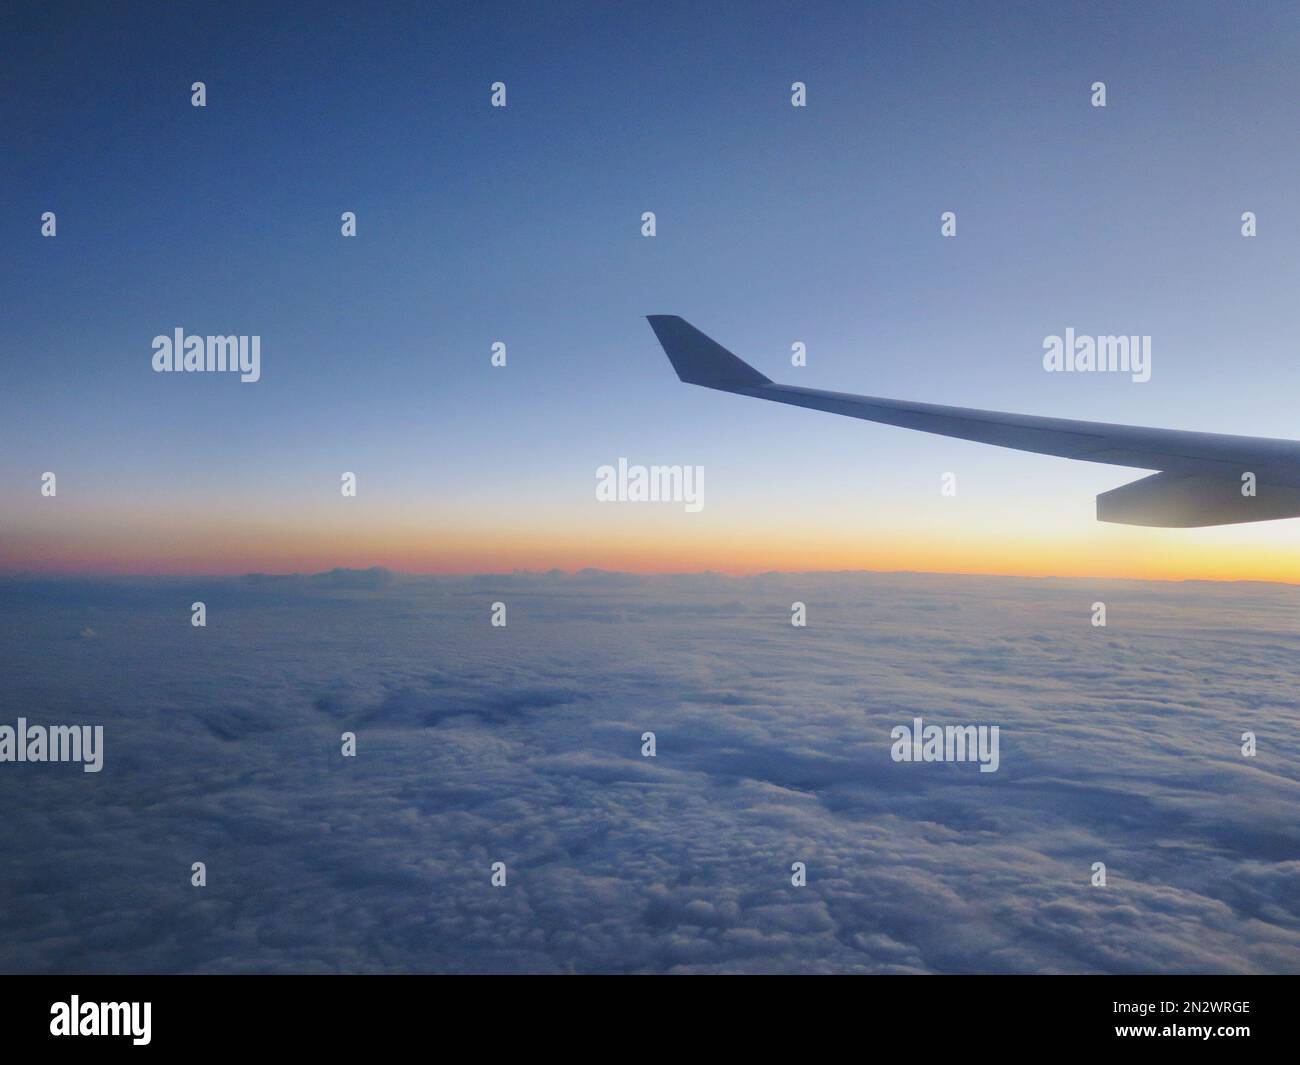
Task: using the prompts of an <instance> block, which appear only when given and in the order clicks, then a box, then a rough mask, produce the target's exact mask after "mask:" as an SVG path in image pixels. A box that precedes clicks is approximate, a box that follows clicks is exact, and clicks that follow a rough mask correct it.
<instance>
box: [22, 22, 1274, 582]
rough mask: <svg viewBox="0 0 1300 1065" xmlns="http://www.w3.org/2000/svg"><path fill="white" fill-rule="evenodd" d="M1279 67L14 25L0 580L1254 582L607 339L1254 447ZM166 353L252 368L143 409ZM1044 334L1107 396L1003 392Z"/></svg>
mask: <svg viewBox="0 0 1300 1065" xmlns="http://www.w3.org/2000/svg"><path fill="white" fill-rule="evenodd" d="M1298 47H1300V15H1298V14H1297V13H1296V10H1295V8H1294V5H1289V4H1240V5H1232V6H1231V7H1229V6H1226V5H1221V4H1191V3H1178V4H1144V5H1141V6H1140V7H1135V6H1133V5H1126V4H1114V5H1112V4H1098V3H1088V4H1080V5H1059V4H1054V5H1031V4H1025V5H1011V4H1006V5H996V7H995V6H994V5H987V4H934V5H927V4H918V3H908V4H898V5H893V4H878V5H872V6H871V7H870V8H869V9H866V7H865V5H860V4H844V5H834V4H809V3H798V4H762V5H760V4H733V5H710V10H709V11H708V12H707V13H704V12H701V11H700V10H699V5H696V4H664V3H654V4H619V5H605V4H601V5H595V4H593V5H590V6H580V5H563V10H558V9H557V6H556V5H510V4H505V5H490V6H489V5H474V6H473V7H466V8H465V9H463V10H462V9H458V8H457V7H447V8H445V9H438V8H433V7H430V6H429V5H423V4H421V5H415V4H411V5H391V6H390V5H385V6H384V7H383V8H377V7H376V8H369V7H360V6H357V5H346V6H344V5H329V4H322V5H317V6H315V7H314V9H313V13H312V14H311V15H310V16H308V15H306V14H295V13H291V12H288V11H275V10H269V9H262V8H261V7H259V6H257V5H222V6H220V7H216V6H210V7H209V6H197V5H189V4H176V3H169V4H165V5H162V4H160V5H132V8H131V10H130V11H129V12H128V11H124V10H121V9H118V8H116V7H104V8H84V9H81V8H79V9H78V10H77V12H76V13H75V14H73V13H71V12H70V11H69V10H67V9H64V10H58V11H56V10H53V9H48V8H43V7H40V6H36V5H22V6H19V7H18V8H17V13H16V15H15V16H13V17H10V18H8V19H7V25H6V32H5V34H4V37H3V42H2V43H0V49H2V50H3V53H4V56H3V58H4V62H3V63H2V64H0V119H2V120H3V129H4V131H5V132H4V138H5V142H6V144H5V148H6V150H5V151H4V152H3V153H2V154H0V247H2V248H3V251H2V252H0V270H2V271H3V276H2V277H0V281H3V286H4V292H5V300H4V311H3V314H2V315H0V371H2V373H3V378H2V379H3V382H4V385H3V389H2V390H0V426H2V427H3V429H2V430H0V432H2V434H3V447H2V448H0V498H3V500H4V508H3V511H0V569H3V570H5V571H9V572H27V571H46V572H139V573H161V572H174V573H217V572H243V571H247V570H267V571H280V572H283V571H294V570H316V569H325V568H331V567H334V566H340V565H345V566H368V565H373V564H381V565H387V566H390V567H393V568H397V569H405V570H414V571H451V572H469V571H483V570H504V569H511V568H515V567H529V568H539V569H545V568H549V567H563V568H566V569H574V568H579V567H583V566H598V567H602V568H610V569H631V570H645V571H655V570H670V571H694V570H701V569H719V570H726V571H733V572H745V571H759V570H767V569H792V570H798V569H826V568H869V569H924V570H944V571H967V572H1004V573H1034V574H1064V575H1079V574H1087V575H1101V576H1122V577H1153V578H1154V577H1162V578H1163V577H1214V578H1233V577H1251V578H1263V579H1278V580H1300V553H1298V552H1297V551H1296V550H1295V548H1296V546H1297V542H1298V539H1300V524H1298V523H1297V522H1296V521H1285V522H1272V523H1263V524H1260V525H1250V526H1240V527H1235V528H1234V527H1229V528H1219V529H1205V530H1166V529H1134V528H1127V527H1122V526H1111V525H1103V524H1099V523H1097V522H1096V521H1095V520H1094V516H1093V508H1094V503H1093V498H1094V496H1095V495H1096V494H1097V493H1098V492H1100V491H1105V490H1107V489H1109V488H1112V487H1115V486H1116V485H1119V484H1121V483H1124V482H1126V481H1128V480H1133V479H1136V478H1137V477H1138V476H1141V474H1140V473H1139V472H1137V471H1134V472H1133V473H1132V475H1129V472H1128V471H1125V470H1122V469H1118V468H1114V467H1106V466H1097V465H1090V464H1086V463H1074V462H1068V461H1065V460H1060V459H1054V458H1048V457H1043V456H1034V455H1026V454H1021V453H1017V452H1010V451H1002V450H1000V449H995V448H988V447H984V446H981V445H977V444H969V443H963V442H960V441H952V440H944V439H940V438H935V437H930V436H926V435H924V434H918V433H909V432H906V431H904V430H899V429H893V428H889V427H886V426H877V425H870V424H866V423H861V422H856V421H853V420H851V419H844V418H836V417H832V416H829V415H825V414H817V413H813V412H808V411H800V410H794V409H791V408H787V407H781V406H778V405H775V404H763V403H757V402H753V401H750V400H746V399H743V398H740V397H735V396H727V395H722V394H719V393H716V392H709V391H706V390H702V389H693V388H687V387H685V386H683V385H681V384H679V383H678V381H677V380H676V378H675V376H674V375H673V373H672V371H671V368H670V367H669V366H668V363H667V361H666V359H665V358H664V356H663V354H662V352H661V350H660V349H659V347H658V345H657V343H656V342H655V340H654V337H653V335H652V334H651V332H650V329H649V328H648V326H647V325H646V323H645V321H644V318H643V316H644V315H646V314H648V313H676V314H681V315H683V316H685V317H686V318H688V319H690V320H691V321H692V322H694V323H695V324H696V325H698V326H699V327H700V328H702V329H704V330H705V331H706V332H708V333H710V334H711V335H713V336H715V337H716V338H717V339H718V340H719V341H720V342H722V343H723V344H725V345H727V346H728V347H730V348H732V349H733V350H735V351H736V352H737V353H738V354H740V355H741V356H742V357H744V358H747V359H749V360H750V361H752V362H753V363H754V364H755V365H756V366H758V367H759V368H760V369H761V370H763V371H764V372H766V373H767V374H768V375H769V376H772V377H774V378H776V379H778V380H784V381H788V382H790V383H794V384H802V385H806V386H809V387H820V388H831V389H836V390H841V391H852V392H863V393H868V394H876V395H884V396H894V397H899V398H910V399H923V400H928V401H931V402H938V403H952V404H957V405H963V406H975V407H990V408H993V409H1003V410H1016V411H1024V412H1029V413H1036V414H1043V415H1052V416H1060V417H1073V418H1084V419H1096V420H1103V421H1117V422H1131V423H1135V424H1146V425H1157V426H1169V427H1176V428H1188V429H1198V430H1203V431H1211V432H1228V433H1245V434H1258V435H1266V436H1278V437H1288V438H1291V437H1300V427H1298V426H1297V415H1296V410H1297V399H1296V397H1297V395H1300V360H1298V359H1297V358H1296V338H1297V336H1300V301H1297V298H1296V278H1297V272H1298V271H1297V267H1298V266H1300V242H1297V240H1296V237H1297V235H1300V204H1298V203H1297V201H1296V199H1295V197H1294V196H1293V195H1292V190H1293V187H1294V184H1295V175H1296V174H1297V173H1300V141H1298V140H1297V138H1296V136H1295V133H1294V129H1295V125H1296V117H1297V114H1298V113H1300V65H1298V64H1297V63H1296V61H1295V56H1296V55H1297V54H1298ZM196 80H202V81H204V82H206V84H207V88H208V106H207V107H206V109H195V108H192V107H191V106H190V102H189V100H190V85H191V83H192V82H194V81H196ZM497 80H501V81H504V82H506V84H507V86H508V93H509V106H508V107H507V108H505V109H504V110H502V109H493V108H491V107H490V106H489V103H488V99H489V86H490V85H491V83H492V82H493V81H497ZM795 80H802V81H804V82H806V83H807V85H808V94H809V105H808V107H807V108H806V109H794V108H792V107H791V106H790V103H789V89H790V84H791V82H792V81H795ZM1096 80H1102V81H1105V82H1106V84H1107V88H1108V98H1109V106H1108V107H1106V108H1105V109H1104V110H1102V109H1096V108H1093V107H1091V106H1089V86H1090V85H1091V84H1092V82H1094V81H1096ZM47 210H52V211H55V212H57V215H58V226H59V234H58V236H57V237H56V238H54V239H46V238H42V237H41V235H40V229H39V227H40V216H41V213H42V212H43V211H47ZM347 210H351V211H355V212H357V215H358V229H359V235H358V236H357V237H356V238H355V239H344V238H342V237H341V236H340V234H339V215H340V214H341V212H343V211H347ZM647 210H652V211H655V212H656V213H657V216H658V226H659V232H658V236H656V237H655V238H654V239H646V238H643V237H642V236H641V235H640V215H641V212H642V211H647ZM947 210H952V211H955V212H957V215H958V236H957V237H956V238H955V239H951V240H945V239H943V238H941V237H940V235H939V216H940V213H941V212H943V211H947ZM1246 210H1250V211H1254V212H1256V214H1257V215H1258V218H1259V236H1258V237H1256V238H1255V239H1244V238H1243V237H1242V236H1241V235H1240V221H1239V219H1240V215H1241V213H1242V212H1243V211H1246ZM178 326H179V327H183V328H185V329H186V330H187V331H189V332H192V333H232V334H254V333H255V334H260V335H261V337H262V380H261V381H260V382H258V383H257V384H240V383H238V381H237V380H235V379H233V378H229V377H214V376H208V375H184V374H175V375H161V374H155V373H153V372H152V370H151V368H150V357H151V354H152V351H151V346H150V345H151V340H152V338H153V337H154V336H155V335H157V334H159V333H170V332H171V331H172V330H173V329H174V328H176V327H178ZM1067 327H1073V328H1075V329H1076V330H1077V331H1079V332H1080V333H1092V334H1104V333H1125V334H1129V333H1136V334H1150V335H1151V336H1152V337H1153V341H1152V346H1153V375H1152V379H1151V381H1150V382H1148V383H1146V384H1134V383H1132V382H1131V381H1130V380H1129V378H1128V377H1127V376H1123V375H1104V374H1098V375H1092V376H1079V375H1064V374H1059V375H1052V374H1047V373H1045V372H1044V371H1043V370H1042V368H1041V356H1042V341H1043V338H1044V337H1045V336H1046V335H1048V334H1054V333H1056V334H1059V333H1062V332H1064V330H1065V329H1066V328H1067ZM496 340H502V341H504V342H505V343H506V344H507V345H508V348H509V365H508V367H507V368H505V369H494V368H492V367H491V366H490V365H489V362H488V358H489V348H490V345H491V344H492V342H493V341H496ZM795 340H802V341H804V342H805V343H806V344H807V345H808V351H809V364H808V366H807V367H805V368H802V369H795V368H792V367H790V366H789V351H790V345H791V343H792V342H793V341H795ZM619 456H627V457H628V458H629V459H630V461H632V462H641V463H647V464H649V463H691V464H702V465H703V466H704V467H705V469H706V484H705V493H706V495H705V500H706V505H705V508H704V511H703V512H701V513H699V514H688V513H685V512H684V511H683V509H682V508H681V507H680V506H648V505H647V506H631V505H622V506H610V505H601V504H598V503H597V502H596V500H595V496H594V484H595V469H596V467H597V466H600V465H602V464H604V463H613V462H616V461H617V459H618V457H619ZM46 470H52V471H55V472H56V473H57V475H58V478H59V480H58V486H59V492H58V496H57V498H55V499H52V500H51V499H44V498H42V497H41V495H40V493H39V484H40V475H41V473H42V472H43V471H46ZM344 470H348V471H355V472H356V473H357V475H358V478H359V494H358V497H357V498H356V499H344V498H343V497H342V496H341V495H340V493H339V488H338V485H339V475H340V473H341V472H342V471H344ZM945 471H953V472H955V473H956V474H957V477H958V495H957V497H956V498H955V499H945V498H942V497H941V496H940V494H939V479H940V475H941V474H942V473H943V472H945Z"/></svg>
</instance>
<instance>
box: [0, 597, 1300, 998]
mask: <svg viewBox="0 0 1300 1065" xmlns="http://www.w3.org/2000/svg"><path fill="white" fill-rule="evenodd" d="M195 600H203V601H204V602H205V603H206V604H207V614H208V626H207V628H205V629H195V628H192V627H191V626H190V623H189V617H190V612H189V607H190V603H192V602H193V601H195ZM796 600H798V601H802V602H805V603H806V604H807V608H808V626H807V628H804V629H798V628H794V627H792V626H791V625H790V607H791V603H792V602H794V601H796ZM1098 600H1101V601H1104V602H1105V603H1106V604H1107V611H1108V625H1107V627H1106V628H1104V629H1098V628H1094V627H1093V626H1092V625H1091V624H1090V617H1091V606H1092V604H1093V603H1094V602H1096V601H1098ZM495 601H501V602H504V603H506V605H507V609H508V625H507V627H506V628H504V629H501V628H493V627H492V626H491V625H490V624H489V616H490V608H491V604H492V603H493V602H495ZM0 604H3V605H0V658H3V659H4V660H5V661H7V662H8V663H10V665H9V666H8V667H7V668H6V670H5V680H6V684H5V686H4V689H3V691H0V722H9V723H12V722H13V721H14V720H15V719H16V718H17V717H18V716H20V715H22V716H25V717H27V718H29V719H31V720H32V721H41V722H46V721H48V722H51V723H89V724H103V725H104V726H105V739H104V743H105V765H104V770H103V772H101V773H99V774H96V775H87V774H83V773H82V772H81V771H80V769H79V767H75V766H62V765H14V764H4V765H0V803H3V809H4V811H5V814H4V817H3V818H2V819H0V853H3V855H4V859H5V860H4V862H3V863H0V968H3V969H4V970H5V971H41V972H44V971H141V970H143V971H187V972H189V971H196V972H227V971H237V972H248V971H259V972H261V971H304V970H306V971H475V972H477V971H518V970H524V971H547V972H550V971H578V972H592V971H601V972H605V971H617V972H622V971H656V972H661V971H762V972H768V971H783V972H785V971H793V972H845V971H862V972H984V971H1015V972H1021V971H1035V972H1036V971H1051V972H1060V971H1064V972H1147V971H1170V972H1199V971H1213V972H1296V971H1300V825H1298V824H1297V819H1296V817H1295V813H1294V812H1295V809H1296V807H1297V802H1298V801H1300V769H1298V767H1300V761H1298V756H1300V749H1298V747H1300V744H1298V741H1297V738H1298V737H1300V703H1298V702H1297V697H1296V695H1295V692H1296V690H1297V684H1296V673H1295V668H1294V663H1295V662H1296V661H1297V660H1298V657H1297V652H1300V637H1298V636H1297V627H1296V625H1295V622H1294V619H1295V617H1297V616H1298V614H1297V608H1298V607H1300V592H1297V590H1295V589H1292V588H1289V587H1284V586H1273V585H1248V584H1243V585H1208V584H1205V585H1200V584H1142V583H1137V582H1132V583H1129V582H1089V581H1049V580H1013V579H1001V578H972V577H932V576H922V575H907V574H899V575H868V574H821V575H815V576H804V575H770V576H762V577H754V578H745V579H731V578H722V577H711V576H703V577H701V576H690V577H633V576H627V575H618V574H602V573H594V572H586V573H581V574H577V575H574V576H563V575H559V574H546V575H528V574H521V575H515V576H507V577H479V578H472V579H429V578H403V577H395V576H392V575H389V574H386V573H382V572H367V573H361V574H357V573H349V572H337V573H334V574H329V575H325V576H322V577H319V578H275V577H257V578H245V579H242V580H231V579H222V580H213V581H203V580H195V579H186V580H179V579H176V580H152V581H128V580H117V581H94V582H75V581H57V582H56V581H39V582H22V581H13V582H6V583H5V584H4V585H3V587H2V588H0ZM88 631H93V633H94V634H95V638H94V639H88V638H85V635H84V634H85V633H86V632H88ZM917 716H920V717H922V718H924V719H925V720H926V721H927V722H933V723H938V724H987V725H997V726H999V728H1000V730H1001V766H1000V768H999V770H998V771H997V772H996V773H989V774H981V773H979V772H978V771H977V767H976V766H974V765H970V764H967V765H951V764H900V763H895V762H893V761H892V760H891V759H890V756H889V750H890V736H889V733H890V729H891V728H892V727H893V726H895V725H898V724H905V723H910V721H911V719H912V718H913V717H917ZM1247 730H1249V731H1252V732H1254V733H1255V734H1256V735H1257V737H1258V755H1257V756H1256V757H1254V758H1246V757H1243V756H1242V754H1241V734H1242V733H1243V732H1245V731H1247ZM344 731H353V732H355V733H356V735H357V748H358V756H357V757H356V758H355V759H345V758H342V757H341V756H340V753H339V747H340V739H339V737H340V734H341V733H342V732H344ZM646 731H653V732H654V733H655V734H656V739H657V749H658V754H657V756H656V757H654V758H644V757H642V755H641V742H642V741H641V735H642V733H643V732H646ZM194 861H203V862H205V863H206V865H207V871H208V886H207V887H205V888H193V887H191V886H190V865H191V863H192V862H194ZM496 861H501V862H505V863H506V866H507V870H508V883H507V886H506V887H504V888H494V887H492V886H491V884H490V881H489V877H490V867H491V865H492V863H493V862H496ZM795 861H802V862H804V863H806V866H807V870H808V884H807V886H806V887H803V888H796V887H793V886H792V885H791V882H790V875H791V874H790V867H791V863H792V862H795ZM1098 861H1101V862H1104V863H1105V864H1106V868H1107V873H1108V883H1107V886H1106V887H1104V888H1102V887H1093V886H1092V885H1091V883H1090V878H1091V866H1092V863H1094V862H1098Z"/></svg>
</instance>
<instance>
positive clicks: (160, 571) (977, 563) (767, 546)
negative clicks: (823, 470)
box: [0, 520, 1300, 583]
mask: <svg viewBox="0 0 1300 1065" xmlns="http://www.w3.org/2000/svg"><path fill="white" fill-rule="evenodd" d="M566 525H567V523H566ZM371 566H382V567H385V568H387V569H390V570H393V571H396V572H400V573H409V574H427V575H435V574H436V575H448V576H451V575H468V574H477V573H502V572H510V571H512V570H531V571H546V570H552V569H558V570H562V571H567V572H573V571H576V570H581V569H587V568H592V569H601V570H609V571H618V572H627V573H640V574H667V573H677V574H680V573H699V572H712V573H720V574H726V575H730V576H746V575H752V574H756V573H764V572H775V571H781V572H805V573H806V572H824V571H844V570H862V571H877V572H900V571H907V572H924V573H945V574H969V575H979V576H994V575H996V576H1012V577H1065V578H1091V579H1120V580H1174V581H1177V580H1209V581H1242V580H1252V581H1270V582H1279V583H1300V551H1297V550H1296V549H1295V547H1294V546H1293V545H1292V544H1291V543H1290V542H1289V541H1286V540H1278V539H1270V538H1267V537H1261V536H1260V534H1258V533H1252V534H1247V536H1246V538H1244V539H1241V540H1240V542H1233V539H1232V537H1231V534H1228V535H1227V536H1226V538H1225V534H1224V533H1223V532H1222V530H1181V529H1160V530H1149V529H1130V528H1127V527H1122V526H1100V527H1098V529H1096V530H1089V533H1088V534H1086V535H1084V534H1076V535H1054V534H1045V533H1044V531H1043V530H1031V531H1026V532H1016V533H1008V532H1005V531H1001V530H996V529H994V530H990V529H981V528H975V529H971V530H969V531H968V532H967V533H966V534H965V535H962V536H954V535H953V533H952V530H951V529H948V528H945V529H943V530H942V531H941V532H940V533H936V532H932V531H928V530H924V529H914V528H880V529H875V530H871V531H868V532H862V531H853V532H850V533H844V532H840V531H838V530H830V529H827V528H825V527H816V526H814V527H808V528H795V529H790V528H787V529H784V530H782V531H781V532H780V533H777V532H774V531H772V530H768V529H763V528H760V527H758V526H757V525H752V526H749V527H745V526H743V525H736V524H732V523H712V524H709V525H704V524H700V525H699V526H698V527H688V528H683V527H682V526H680V525H679V526H676V527H672V526H664V527H649V528H647V527H644V526H639V525H635V524H632V523H630V522H623V523H620V522H617V521H615V522H596V521H593V522H592V523H590V524H588V525H587V526H585V527H584V528H582V529H579V530H577V531H571V530H570V529H568V528H557V527H556V526H555V525H554V524H550V525H548V524H546V523H545V522H542V521H539V522H538V523H537V524H536V525H534V526H532V527H530V528H526V529H521V528H519V527H517V526H505V525H501V524H493V523H483V522H444V523H442V524H441V525H438V526H434V527H431V528H424V527H423V526H422V525H420V526H419V527H413V525H412V524H410V523H406V524H404V523H400V522H394V521H391V520H390V521H387V522H384V523H382V524H379V523H376V524H366V523H357V524H352V523H347V524H340V523H328V522H323V521H322V522H320V523H318V524H316V525H314V526H313V527H312V528H311V529H310V530H309V531H307V532H303V531H300V530H299V529H298V528H294V529H290V528H288V527H286V526H285V525H282V524H277V523H274V522H264V523H262V524H260V525H250V524H249V523H236V522H229V523H226V524H225V526H224V527H223V528H218V529H213V528H211V527H210V526H206V525H205V526H203V527H201V528H199V527H194V526H186V525H183V524H181V525H173V526H170V527H167V526H162V525H156V526H151V527H150V529H149V530H148V531H141V530H140V529H139V528H138V527H136V526H135V525H134V524H127V523H122V524H116V523H111V522H107V523H102V524H100V525H99V531H98V532H97V533H95V534H94V535H93V536H92V535H91V534H90V533H89V531H88V530H87V529H86V528H85V527H82V528H81V530H80V531H79V532H76V533H69V532H67V531H66V530H65V529H60V528H48V529H43V530H37V529H26V530H23V531H21V532H20V533H18V534H16V535H15V534H13V533H10V534H7V535H5V536H4V537H3V540H2V542H0V573H3V574H6V575H10V576H14V575H49V576H55V575H66V576H73V575H83V576H128V575H133V576H222V575H239V574H245V573H254V572H256V573H315V572H322V571H325V570H331V569H335V568H339V567H342V568H349V569H365V568H368V567H371Z"/></svg>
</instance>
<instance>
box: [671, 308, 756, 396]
mask: <svg viewBox="0 0 1300 1065" xmlns="http://www.w3.org/2000/svg"><path fill="white" fill-rule="evenodd" d="M646 320H647V321H648V322H649V323H650V328H651V329H653V330H654V331H655V336H656V337H658V338H659V343H660V344H662V345H663V349H664V352H665V353H666V354H667V355H668V360H669V361H670V362H671V363H672V364H673V369H674V370H676V371H677V376H678V377H680V378H681V379H682V380H683V381H685V382H686V383H687V384H688V385H704V386H705V387H706V388H720V389H722V390H724V391H729V390H731V389H736V388H755V387H758V386H760V385H770V384H771V383H772V379H771V378H770V377H764V376H763V375H762V374H761V373H759V372H758V371H757V370H755V369H754V367H752V366H750V365H749V363H747V362H745V361H743V360H742V359H738V358H736V356H735V355H733V354H731V352H729V351H728V350H727V349H726V348H724V347H723V346H722V345H721V344H719V343H718V342H717V341H716V340H710V339H709V338H708V337H706V336H705V335H704V334H703V333H701V332H700V331H699V330H698V329H696V328H695V326H693V325H691V323H690V322H688V321H686V319H685V318H679V317H678V316H677V315H675V314H651V315H647V316H646Z"/></svg>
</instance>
